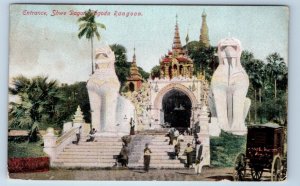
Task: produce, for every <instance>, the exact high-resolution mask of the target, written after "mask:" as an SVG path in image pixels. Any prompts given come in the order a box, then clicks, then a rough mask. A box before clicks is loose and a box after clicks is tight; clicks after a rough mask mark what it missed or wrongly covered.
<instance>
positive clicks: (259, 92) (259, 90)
mask: <svg viewBox="0 0 300 186" xmlns="http://www.w3.org/2000/svg"><path fill="white" fill-rule="evenodd" d="M258 96H259V103H260V104H261V88H259V89H258Z"/></svg>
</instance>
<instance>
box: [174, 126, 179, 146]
mask: <svg viewBox="0 0 300 186" xmlns="http://www.w3.org/2000/svg"><path fill="white" fill-rule="evenodd" d="M179 135H180V134H179V131H178V130H177V129H175V130H174V139H173V144H177V141H178V137H179Z"/></svg>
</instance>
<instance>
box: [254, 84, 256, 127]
mask: <svg viewBox="0 0 300 186" xmlns="http://www.w3.org/2000/svg"><path fill="white" fill-rule="evenodd" d="M254 123H255V124H256V89H254Z"/></svg>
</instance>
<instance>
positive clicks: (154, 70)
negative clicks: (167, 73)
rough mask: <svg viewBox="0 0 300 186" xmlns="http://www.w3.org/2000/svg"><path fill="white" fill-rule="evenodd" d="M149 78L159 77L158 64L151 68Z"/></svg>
mask: <svg viewBox="0 0 300 186" xmlns="http://www.w3.org/2000/svg"><path fill="white" fill-rule="evenodd" d="M150 74H151V78H152V79H154V78H159V77H160V66H159V65H156V66H154V67H153V68H152V69H151V72H150Z"/></svg>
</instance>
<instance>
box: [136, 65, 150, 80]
mask: <svg viewBox="0 0 300 186" xmlns="http://www.w3.org/2000/svg"><path fill="white" fill-rule="evenodd" d="M138 69H139V73H140V74H141V76H142V78H143V79H144V80H147V79H148V78H149V76H150V74H149V73H148V72H146V71H144V69H143V68H142V67H138Z"/></svg>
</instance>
